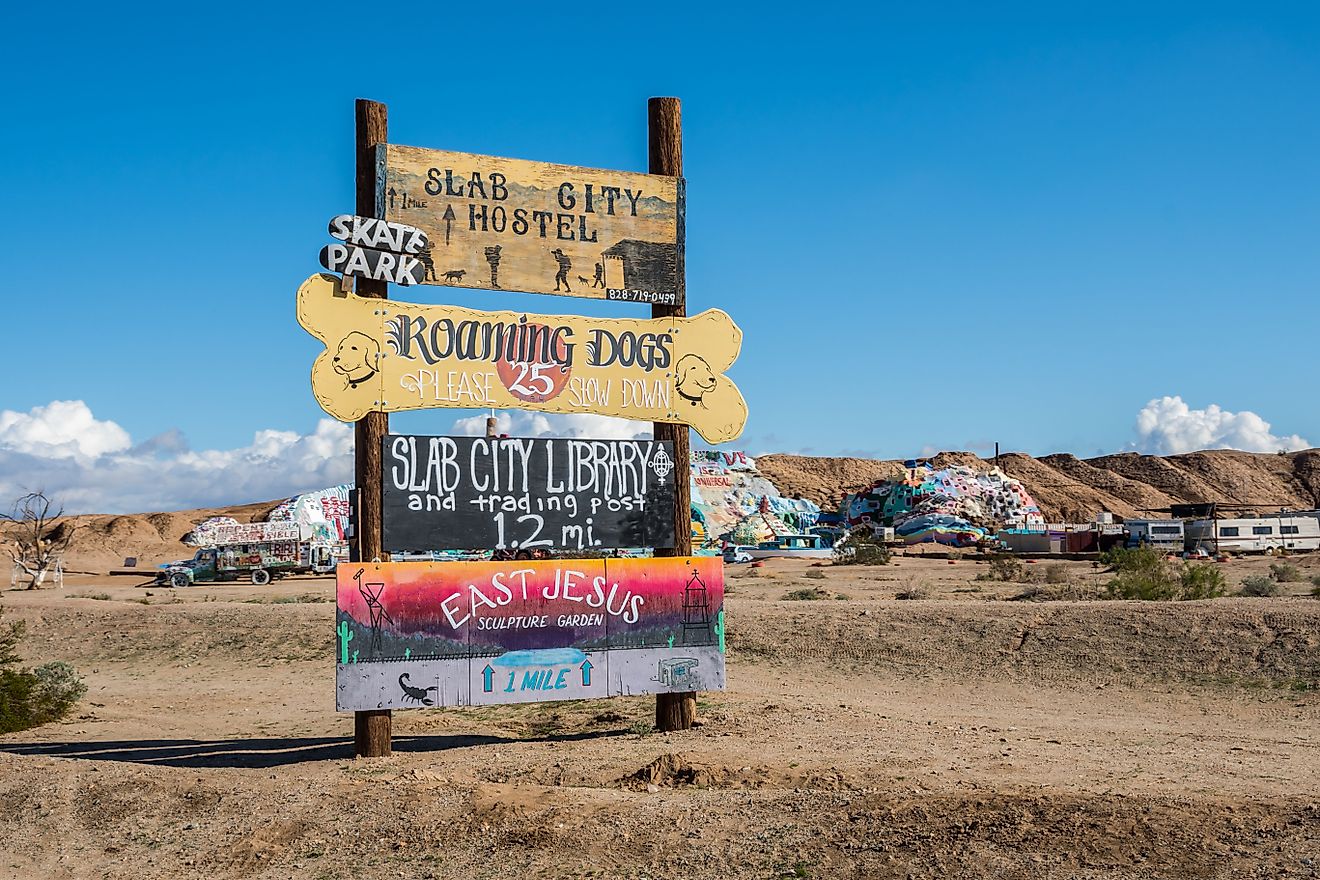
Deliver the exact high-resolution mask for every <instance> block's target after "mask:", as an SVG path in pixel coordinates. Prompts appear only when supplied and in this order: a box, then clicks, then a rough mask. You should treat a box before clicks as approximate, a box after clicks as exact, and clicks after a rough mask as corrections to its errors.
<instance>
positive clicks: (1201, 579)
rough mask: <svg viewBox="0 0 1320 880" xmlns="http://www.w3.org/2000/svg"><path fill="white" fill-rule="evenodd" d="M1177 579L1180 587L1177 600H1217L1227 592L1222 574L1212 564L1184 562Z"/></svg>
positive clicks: (1226, 584)
mask: <svg viewBox="0 0 1320 880" xmlns="http://www.w3.org/2000/svg"><path fill="white" fill-rule="evenodd" d="M1178 579H1179V581H1180V582H1181V585H1182V595H1180V596H1178V597H1177V598H1179V599H1181V600H1184V601H1190V600H1193V599H1217V598H1219V597H1220V596H1222V595H1224V593H1226V592H1228V582H1227V581H1226V580H1224V573H1223V572H1222V571H1220V570H1219V569H1218V568H1216V567H1215V564H1214V563H1213V562H1185V563H1183V565H1182V571H1181V572H1180V573H1179V577H1178Z"/></svg>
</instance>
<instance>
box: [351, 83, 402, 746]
mask: <svg viewBox="0 0 1320 880" xmlns="http://www.w3.org/2000/svg"><path fill="white" fill-rule="evenodd" d="M354 110H355V117H356V126H355V128H356V132H357V134H356V141H357V144H356V146H357V151H356V152H357V208H356V213H357V214H358V215H359V216H362V217H376V216H377V215H376V213H375V211H376V146H377V145H378V144H383V143H386V142H387V141H388V140H389V116H388V111H387V110H386V107H385V105H384V104H377V103H376V102H375V101H367V100H364V99H362V98H359V99H358V100H357V103H356V106H355V107H354ZM355 287H356V290H357V294H358V295H359V296H364V297H371V298H374V299H385V298H386V296H387V294H388V291H389V286H388V283H387V282H385V281H372V280H368V279H365V278H358V279H357V280H356V282H355ZM389 431H390V417H389V416H388V415H387V414H386V413H384V412H379V411H373V412H368V413H366V414H365V415H364V416H362V418H360V419H358V420H357V422H356V423H355V424H354V426H353V471H354V474H353V476H354V480H355V481H356V485H357V489H358V517H357V542H358V559H360V560H361V561H363V562H371V561H373V560H378V559H381V558H382V552H381V540H380V539H381V506H380V505H381V498H380V488H381V470H380V451H381V446H380V444H381V440H382V439H383V438H384V437H385V435H386V434H388V433H389ZM392 726H393V718H392V717H391V715H390V710H389V709H373V710H370V711H366V712H354V713H353V753H354V754H355V755H357V756H358V757H360V758H382V757H386V756H388V755H389V754H390V753H391V751H392V749H391V743H390V738H391V729H392Z"/></svg>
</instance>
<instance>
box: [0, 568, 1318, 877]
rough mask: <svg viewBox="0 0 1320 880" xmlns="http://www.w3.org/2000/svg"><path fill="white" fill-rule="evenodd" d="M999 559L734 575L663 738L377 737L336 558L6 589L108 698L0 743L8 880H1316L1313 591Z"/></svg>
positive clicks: (599, 706) (43, 643) (621, 715)
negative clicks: (694, 708) (337, 702)
mask: <svg viewBox="0 0 1320 880" xmlns="http://www.w3.org/2000/svg"><path fill="white" fill-rule="evenodd" d="M1296 561H1298V562H1299V564H1301V565H1302V566H1303V568H1304V569H1305V570H1306V572H1307V574H1308V575H1310V574H1314V573H1316V572H1320V558H1318V559H1310V558H1302V559H1300V560H1296ZM1267 564H1268V563H1267V562H1265V561H1257V560H1252V561H1245V562H1243V561H1235V562H1233V563H1230V564H1229V565H1228V569H1229V577H1230V581H1232V582H1234V583H1236V581H1237V580H1239V579H1240V578H1241V577H1243V576H1246V575H1247V574H1249V573H1255V570H1256V569H1258V568H1260V569H1263V568H1264V567H1266V566H1267ZM1067 566H1068V571H1067V575H1068V580H1069V581H1070V584H1069V585H1065V586H1059V585H1055V586H1056V587H1057V588H1058V589H1059V590H1060V591H1062V590H1065V589H1066V590H1071V591H1072V594H1074V595H1083V594H1085V592H1086V590H1087V589H1091V588H1093V587H1094V586H1095V585H1096V584H1097V583H1098V581H1099V578H1100V575H1099V574H1098V573H1097V572H1095V570H1094V569H1093V568H1092V567H1091V565H1090V564H1089V563H1067ZM984 571H985V566H984V565H983V564H978V563H974V562H972V561H970V560H966V559H964V560H958V561H955V562H954V563H953V564H949V562H948V561H946V560H943V559H919V558H900V559H899V560H898V561H897V565H893V566H885V567H873V568H872V567H867V568H862V567H848V568H832V567H823V568H815V567H812V566H809V565H808V564H806V563H801V562H783V561H777V562H772V563H770V564H768V565H766V566H764V567H761V568H756V569H753V568H750V567H747V566H740V567H737V568H735V569H731V570H730V572H729V577H728V584H729V586H730V590H729V593H730V595H729V598H728V605H727V609H728V615H729V617H728V625H729V630H730V635H729V644H730V653H729V683H730V687H729V690H728V691H727V692H724V693H719V694H704V695H702V696H701V701H700V713H701V718H702V724H701V726H699V727H698V728H696V729H694V730H691V731H687V732H683V733H676V734H657V733H654V732H653V731H652V730H651V727H650V720H651V713H652V711H653V701H652V700H650V699H617V700H609V701H597V702H590V703H558V704H542V705H540V706H522V707H495V708H489V709H479V710H455V709H450V710H426V711H410V712H400V713H396V715H395V747H396V753H395V755H394V756H393V757H391V758H386V759H375V760H354V759H352V757H351V747H350V738H351V734H352V718H351V716H348V715H339V714H336V713H335V712H334V710H333V677H334V673H333V666H332V665H331V657H332V650H333V633H332V612H333V604H332V601H331V600H332V595H333V584H332V582H331V581H329V580H328V579H296V580H289V581H284V582H280V583H276V584H273V585H270V586H268V587H263V588H257V587H252V586H248V585H226V586H217V587H196V588H192V589H189V590H180V591H172V590H162V589H158V588H145V589H144V588H138V587H134V586H133V585H132V583H133V582H132V579H124V578H105V577H86V578H78V577H71V578H70V579H69V582H68V583H67V584H66V586H65V587H64V588H62V589H60V590H58V591H57V590H46V591H42V592H39V593H31V592H6V593H4V594H3V596H0V601H3V604H4V611H5V616H6V619H22V620H26V621H27V622H28V636H27V638H26V640H25V642H24V645H23V651H24V655H25V658H26V659H27V660H28V661H29V662H42V661H45V660H50V659H64V660H69V661H71V662H73V663H75V664H77V665H78V667H79V668H80V670H82V671H83V673H84V674H85V675H86V676H87V680H88V684H89V688H90V689H89V693H88V696H87V698H86V699H85V700H84V701H83V702H82V703H81V704H80V705H79V707H78V709H77V710H76V711H75V713H74V715H73V716H71V717H70V719H69V720H68V721H66V722H64V723H60V724H55V725H48V726H46V727H43V728H39V729H35V730H30V731H25V732H22V733H18V734H11V735H8V736H4V737H0V803H2V804H4V806H5V809H4V810H3V811H0V877H16V878H46V877H50V878H69V877H89V878H90V877H97V878H100V877H107V878H121V877H122V878H128V877H133V878H152V877H192V876H207V877H225V878H228V877H244V878H248V877H251V878H287V877H297V878H303V877H307V878H350V877H352V878H385V877H389V878H400V877H402V878H442V877H443V878H464V877H491V878H496V877H499V878H503V877H521V876H536V877H547V878H568V877H627V878H647V877H649V878H660V877H695V878H706V877H710V878H715V877H719V878H729V877H738V878H741V877H748V878H778V877H820V878H826V877H829V878H834V877H841V878H853V877H856V878H862V877H866V878H872V877H875V878H927V877H971V878H1031V880H1049V878H1107V880H1108V878H1149V877H1171V878H1202V877H1271V878H1273V877H1314V876H1316V874H1317V870H1318V869H1317V865H1318V864H1320V785H1318V784H1317V783H1320V737H1318V736H1317V720H1320V690H1317V688H1320V601H1316V600H1313V599H1310V598H1306V597H1304V595H1302V594H1303V593H1304V592H1306V590H1309V585H1305V587H1306V589H1305V590H1304V589H1303V586H1304V585H1302V584H1296V585H1292V587H1293V592H1295V593H1297V594H1298V595H1296V596H1290V597H1285V598H1276V599H1239V598H1231V599H1219V600H1214V601H1208V602H1194V603H1176V604H1173V603H1170V604H1165V603H1147V604H1142V603H1128V602H1100V601H1025V600H1019V601H1013V597H1022V596H1024V594H1032V593H1034V592H1035V591H1034V590H1033V589H1032V588H1030V587H1028V586H1024V585H1020V584H1019V585H1006V584H1000V583H998V582H986V581H978V580H976V579H975V578H976V575H977V574H981V573H983V572H984ZM800 590H808V591H819V593H818V595H821V596H825V597H827V598H824V599H823V600H819V601H804V600H786V599H785V598H784V597H785V596H786V595H788V594H790V593H796V592H797V591H800ZM899 592H917V593H920V594H924V595H926V596H928V597H929V598H925V599H920V600H915V601H898V600H896V599H895V598H894V597H895V595H896V594H897V593H899ZM839 595H844V596H847V597H848V598H846V599H840V598H834V597H836V596H839ZM1040 595H1041V594H1039V593H1036V595H1035V598H1040Z"/></svg>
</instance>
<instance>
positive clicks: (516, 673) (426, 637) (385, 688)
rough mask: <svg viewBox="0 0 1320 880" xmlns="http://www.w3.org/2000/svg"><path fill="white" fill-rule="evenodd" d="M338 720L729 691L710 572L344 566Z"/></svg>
mask: <svg viewBox="0 0 1320 880" xmlns="http://www.w3.org/2000/svg"><path fill="white" fill-rule="evenodd" d="M338 578H339V581H338V613H337V615H336V618H337V620H336V624H337V629H336V636H337V645H338V652H339V656H338V658H337V660H338V676H337V687H336V705H337V707H338V708H339V709H340V710H341V711H350V710H353V711H361V710H369V709H391V708H400V709H402V708H424V707H428V706H469V705H487V704H492V703H517V702H535V701H541V700H567V699H588V698H596V697H607V696H621V695H628V694H649V693H665V692H683V691H709V690H722V689H723V688H724V572H723V563H722V561H721V560H720V559H718V558H712V557H692V558H682V557H673V558H663V559H575V560H555V561H552V562H449V563H445V562H438V563H363V564H352V565H341V566H340V567H339V575H338Z"/></svg>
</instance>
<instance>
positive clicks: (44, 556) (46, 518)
mask: <svg viewBox="0 0 1320 880" xmlns="http://www.w3.org/2000/svg"><path fill="white" fill-rule="evenodd" d="M54 504H55V503H54V502H53V501H52V500H51V499H49V498H47V497H46V493H45V492H29V493H28V494H26V495H24V496H22V497H21V498H19V499H18V500H17V501H15V502H14V506H13V511H12V512H11V513H0V522H8V523H12V525H11V526H10V527H9V528H8V529H6V531H7V532H9V533H10V534H8V535H7V536H6V542H5V544H6V546H5V549H6V550H7V551H9V556H10V557H11V558H12V559H13V560H14V568H15V569H17V570H19V571H22V572H23V574H24V575H26V576H27V578H28V589H29V590H36V589H39V588H40V587H41V585H42V584H43V583H45V581H46V575H48V574H49V573H50V571H51V569H53V568H55V567H56V566H57V565H58V564H59V563H60V561H61V560H62V559H63V556H64V551H66V550H68V549H69V544H70V542H72V541H73V534H74V532H75V531H77V526H76V525H75V524H74V523H73V521H72V520H65V521H64V522H62V523H59V524H58V525H56V524H55V522H56V520H58V519H60V518H61V517H62V516H64V507H63V506H61V507H60V508H59V509H58V510H56V511H54V512H53V513H52V512H51V508H52V507H54Z"/></svg>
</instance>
